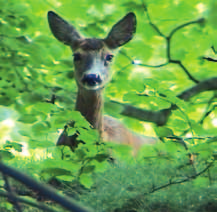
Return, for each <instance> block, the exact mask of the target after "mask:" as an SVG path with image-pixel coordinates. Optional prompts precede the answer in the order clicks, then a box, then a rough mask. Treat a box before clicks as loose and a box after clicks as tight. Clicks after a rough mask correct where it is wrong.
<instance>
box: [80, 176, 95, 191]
mask: <svg viewBox="0 0 217 212" xmlns="http://www.w3.org/2000/svg"><path fill="white" fill-rule="evenodd" d="M79 182H80V183H81V184H82V185H83V186H84V187H85V188H89V189H90V188H91V187H92V185H93V183H94V182H93V179H92V175H91V174H82V175H81V176H80V178H79Z"/></svg>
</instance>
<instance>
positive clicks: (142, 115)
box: [111, 77, 217, 126]
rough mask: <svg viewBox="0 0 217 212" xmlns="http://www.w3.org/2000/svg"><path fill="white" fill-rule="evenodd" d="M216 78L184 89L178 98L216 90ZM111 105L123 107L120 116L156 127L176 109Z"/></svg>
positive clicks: (185, 99)
mask: <svg viewBox="0 0 217 212" xmlns="http://www.w3.org/2000/svg"><path fill="white" fill-rule="evenodd" d="M216 82H217V77H213V78H209V79H206V80H204V81H201V82H199V83H198V84H196V85H194V86H192V87H191V88H188V89H186V90H185V91H183V92H182V93H181V94H179V95H177V97H178V98H180V99H182V100H184V101H188V100H189V99H190V98H192V97H193V96H195V95H197V94H199V93H201V92H204V91H211V90H217V83H216ZM111 102H112V103H116V104H121V105H122V106H123V110H122V111H121V114H122V115H125V116H129V117H132V118H135V119H138V120H141V121H147V122H153V123H155V124H157V125H158V126H162V125H165V124H166V122H167V120H168V118H169V116H170V114H171V111H172V110H175V109H177V107H176V106H174V105H172V106H171V107H170V108H167V109H163V110H159V111H151V110H143V109H141V108H137V107H134V106H132V105H128V104H124V103H119V102H116V101H111Z"/></svg>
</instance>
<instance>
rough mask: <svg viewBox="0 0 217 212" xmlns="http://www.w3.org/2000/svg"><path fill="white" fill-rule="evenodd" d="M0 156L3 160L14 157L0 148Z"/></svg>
mask: <svg viewBox="0 0 217 212" xmlns="http://www.w3.org/2000/svg"><path fill="white" fill-rule="evenodd" d="M0 157H1V158H2V159H5V160H11V159H13V158H14V155H13V154H12V153H11V152H10V151H6V150H0Z"/></svg>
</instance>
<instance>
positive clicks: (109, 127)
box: [48, 11, 157, 153]
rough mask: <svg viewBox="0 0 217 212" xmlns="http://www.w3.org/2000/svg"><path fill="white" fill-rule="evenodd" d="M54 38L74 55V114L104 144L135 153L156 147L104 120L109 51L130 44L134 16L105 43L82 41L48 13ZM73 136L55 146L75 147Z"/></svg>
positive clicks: (119, 24) (121, 23)
mask: <svg viewBox="0 0 217 212" xmlns="http://www.w3.org/2000/svg"><path fill="white" fill-rule="evenodd" d="M48 22H49V26H50V29H51V31H52V33H53V35H54V36H55V37H56V38H57V39H58V40H59V41H61V42H63V43H64V44H66V45H68V46H70V47H71V49H72V51H73V52H74V68H75V80H76V83H77V86H78V93H77V99H76V106H75V110H77V111H80V112H81V114H82V115H83V116H84V117H85V118H86V120H87V121H88V122H89V123H90V124H91V125H92V126H93V128H95V129H97V130H98V131H99V134H100V138H101V139H102V140H103V141H112V142H116V143H120V144H127V145H131V146H132V147H133V151H134V153H135V152H137V150H138V149H139V148H140V146H141V145H142V144H153V143H156V141H157V139H156V138H153V137H145V136H142V135H138V134H136V133H132V132H130V131H129V130H128V129H127V128H125V127H124V126H123V125H122V124H121V123H120V122H119V121H117V120H116V119H114V118H112V117H110V116H103V115H102V113H103V89H104V87H105V85H106V84H107V83H108V81H109V79H110V75H109V65H110V63H111V61H112V58H113V54H112V50H114V49H116V48H117V47H119V46H122V45H124V44H125V43H127V42H128V41H130V40H131V39H132V37H133V35H134V33H135V31H136V16H135V14H134V13H132V12H131V13H128V14H127V15H126V16H125V17H124V18H122V19H121V20H120V21H118V22H117V23H116V24H115V25H114V26H113V28H112V29H111V31H110V32H109V34H108V36H107V37H106V38H104V39H98V38H83V37H82V36H81V35H80V34H79V33H78V32H77V31H76V29H75V28H74V27H73V26H72V25H71V24H69V23H68V22H67V21H65V20H64V19H62V18H61V17H60V16H58V15H57V14H56V13H54V12H52V11H50V12H48ZM75 144H76V141H75V137H74V136H71V137H70V136H67V135H64V136H63V134H62V135H61V136H60V138H59V140H58V142H57V145H68V146H75Z"/></svg>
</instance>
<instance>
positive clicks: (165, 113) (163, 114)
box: [111, 5, 217, 126]
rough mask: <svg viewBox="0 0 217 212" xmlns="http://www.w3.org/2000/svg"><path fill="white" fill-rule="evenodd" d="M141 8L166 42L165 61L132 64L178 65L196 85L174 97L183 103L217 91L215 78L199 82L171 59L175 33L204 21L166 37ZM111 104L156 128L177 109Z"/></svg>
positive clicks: (178, 28)
mask: <svg viewBox="0 0 217 212" xmlns="http://www.w3.org/2000/svg"><path fill="white" fill-rule="evenodd" d="M143 7H144V10H145V12H146V14H147V19H148V22H149V24H150V25H151V26H152V28H153V29H154V30H155V31H156V32H157V33H158V35H159V36H161V37H163V38H164V39H165V40H166V46H167V48H166V55H167V61H166V62H165V63H162V64H159V65H149V64H142V63H138V62H137V61H132V64H134V65H139V66H144V67H149V68H161V67H163V66H166V65H169V64H171V63H173V64H177V65H179V66H180V67H181V68H182V70H183V71H184V72H185V73H186V74H187V76H188V78H189V79H190V80H192V81H193V82H194V83H196V85H194V86H192V87H190V88H188V89H186V90H184V91H183V92H182V93H180V94H178V95H177V96H176V97H177V98H179V99H182V100H184V101H188V100H189V99H190V98H191V97H193V96H195V95H197V94H199V93H201V92H204V91H211V90H217V84H216V81H217V77H213V78H209V79H206V80H203V81H199V80H197V79H195V77H193V76H192V75H191V73H190V72H189V71H188V70H187V68H186V67H185V66H184V65H183V63H182V61H180V60H176V59H173V57H172V55H171V40H172V38H173V36H174V35H175V33H176V32H178V31H179V30H181V29H183V28H185V27H188V26H190V25H192V24H202V23H204V21H205V19H204V18H200V19H197V20H194V21H189V22H187V23H184V24H181V25H179V26H177V27H176V28H174V29H173V30H172V31H171V32H170V33H169V35H168V36H167V35H165V34H163V33H162V32H161V30H160V29H159V27H158V26H157V25H155V24H154V23H153V22H152V20H151V18H150V15H149V13H148V9H147V7H146V6H145V5H143ZM122 54H124V53H123V52H122ZM124 55H125V56H126V57H128V56H127V55H126V54H124ZM128 58H129V57H128ZM129 59H130V58H129ZM204 59H205V57H204ZM206 59H207V60H209V61H211V59H210V58H209V59H208V58H206ZM212 61H214V59H212ZM111 102H112V103H117V104H121V105H122V106H123V109H122V111H121V114H122V115H125V116H129V117H132V118H136V119H138V120H141V121H147V122H153V123H156V124H157V125H158V126H162V125H165V124H166V122H167V121H168V118H169V116H170V115H171V112H172V110H175V109H177V108H178V107H177V106H176V105H171V107H170V108H167V109H163V110H159V111H150V110H144V109H140V108H137V107H134V106H131V105H128V104H124V103H119V102H116V101H111ZM214 109H215V106H214V107H213V108H212V109H211V110H210V111H207V113H206V114H205V115H204V117H203V119H204V118H205V117H207V116H208V115H209V114H210V113H211V111H213V110H214Z"/></svg>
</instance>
